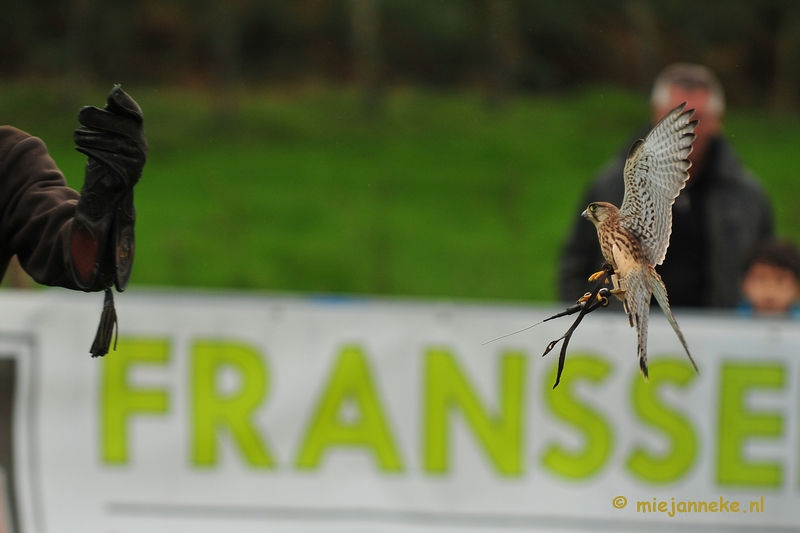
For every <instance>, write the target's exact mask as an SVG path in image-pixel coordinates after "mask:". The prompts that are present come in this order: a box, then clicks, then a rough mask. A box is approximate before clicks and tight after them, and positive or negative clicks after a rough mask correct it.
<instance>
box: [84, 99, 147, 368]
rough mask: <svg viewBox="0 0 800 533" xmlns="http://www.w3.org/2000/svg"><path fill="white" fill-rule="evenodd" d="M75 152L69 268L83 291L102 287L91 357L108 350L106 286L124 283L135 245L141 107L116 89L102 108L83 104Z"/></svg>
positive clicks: (112, 316) (110, 317) (111, 322)
mask: <svg viewBox="0 0 800 533" xmlns="http://www.w3.org/2000/svg"><path fill="white" fill-rule="evenodd" d="M78 121H79V122H80V123H81V124H82V125H83V127H81V128H78V129H76V130H75V136H74V138H75V144H76V145H77V146H76V150H78V151H79V152H81V153H82V154H85V155H86V156H88V158H89V159H88V161H87V162H86V177H85V180H84V183H83V188H82V189H81V195H80V198H79V200H78V206H77V209H76V211H75V218H74V220H73V222H72V228H71V233H70V254H69V256H70V268H71V270H72V275H73V278H74V280H75V283H76V285H77V286H78V287H79V288H80V289H81V290H84V291H86V292H93V291H99V290H105V291H106V297H105V305H104V307H103V315H102V317H101V320H100V327H99V328H98V331H97V337H96V338H95V342H94V344H93V345H92V348H91V350H90V351H91V353H92V356H93V357H97V356H103V355H105V354H106V353H108V348H109V346H110V344H111V334H112V333H113V328H114V326H115V325H116V311H115V310H114V298H113V293H112V291H111V286H112V285H113V286H115V287H116V288H117V290H118V291H120V292H122V291H124V290H125V288H126V287H127V285H128V279H129V278H130V274H131V267H132V266H133V257H134V249H135V239H134V222H135V220H136V211H135V209H134V205H133V187H134V185H136V183H138V181H139V179H140V178H141V176H142V168H143V167H144V164H145V161H146V159H147V140H146V139H145V135H144V128H143V116H142V110H141V108H140V107H139V105H138V104H137V103H136V102H135V101H134V100H133V99H132V98H131V97H130V96H128V95H127V94H126V93H125V91H123V90H122V88H121V87H119V86H116V87H114V89H113V90H112V91H111V93H110V94H109V95H108V99H107V102H106V106H105V108H103V109H99V108H97V107H93V106H87V107H84V108H83V109H81V110H80V112H79V113H78Z"/></svg>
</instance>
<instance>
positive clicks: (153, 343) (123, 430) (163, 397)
mask: <svg viewBox="0 0 800 533" xmlns="http://www.w3.org/2000/svg"><path fill="white" fill-rule="evenodd" d="M168 360H169V343H168V342H167V341H166V340H161V339H158V340H153V339H136V338H125V337H123V338H120V339H119V342H118V343H117V349H116V351H114V353H112V354H110V355H109V356H108V357H104V358H103V362H102V367H101V368H102V370H101V372H102V377H101V384H100V419H101V429H100V435H101V440H102V443H101V450H102V455H103V461H105V462H106V463H116V464H125V463H127V462H128V459H129V451H128V444H129V441H128V422H129V420H130V418H131V417H132V416H135V415H162V414H164V413H166V412H167V409H168V405H169V402H168V399H169V398H168V394H167V391H166V390H163V389H154V388H134V387H131V385H130V383H129V382H128V372H129V370H130V369H131V367H135V366H138V365H165V364H166V363H167V361H168Z"/></svg>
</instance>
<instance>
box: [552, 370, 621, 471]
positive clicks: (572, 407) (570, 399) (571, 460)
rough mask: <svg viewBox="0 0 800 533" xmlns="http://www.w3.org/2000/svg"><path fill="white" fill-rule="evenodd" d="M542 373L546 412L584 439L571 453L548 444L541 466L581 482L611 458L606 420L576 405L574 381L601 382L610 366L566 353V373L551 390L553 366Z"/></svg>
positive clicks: (595, 412)
mask: <svg viewBox="0 0 800 533" xmlns="http://www.w3.org/2000/svg"><path fill="white" fill-rule="evenodd" d="M551 369H552V370H551V371H550V372H546V373H545V380H544V386H543V390H544V396H545V398H544V399H545V403H546V404H547V406H548V407H549V408H550V411H551V412H552V413H553V414H554V415H555V416H557V417H558V418H560V419H561V420H563V421H565V422H569V423H570V424H571V425H573V426H575V427H576V428H577V429H579V430H580V431H581V432H582V433H583V435H584V439H585V444H584V446H583V449H582V450H579V451H577V452H573V451H570V450H567V449H565V448H564V447H562V446H560V445H558V444H551V445H550V446H549V447H548V448H547V450H545V452H544V454H543V455H542V464H543V465H544V466H545V467H546V468H548V469H549V470H551V471H552V472H555V473H556V474H560V475H562V476H564V477H567V478H571V479H583V478H587V477H589V476H592V475H593V474H596V473H597V472H598V471H599V470H600V469H601V468H602V467H603V466H604V465H605V464H606V462H607V461H608V459H609V457H610V455H611V444H612V440H613V438H612V434H611V429H610V428H609V425H608V422H607V421H606V419H605V418H604V417H603V416H602V415H601V414H600V413H598V412H597V411H595V410H594V409H592V408H590V407H589V406H587V405H586V404H585V403H582V402H580V401H579V400H578V399H577V398H576V397H575V396H574V394H573V387H574V385H575V383H576V382H578V381H581V380H589V381H591V382H593V383H599V382H601V381H603V380H604V379H605V378H606V377H607V376H608V373H609V372H610V371H611V365H610V364H609V363H608V362H607V361H606V360H605V359H602V358H600V357H597V356H594V355H589V354H570V357H569V362H568V364H567V371H565V372H564V374H563V375H562V376H561V384H560V385H559V386H558V387H556V388H555V389H554V388H553V385H552V383H554V382H555V379H556V372H557V365H556V364H553V365H552V367H551Z"/></svg>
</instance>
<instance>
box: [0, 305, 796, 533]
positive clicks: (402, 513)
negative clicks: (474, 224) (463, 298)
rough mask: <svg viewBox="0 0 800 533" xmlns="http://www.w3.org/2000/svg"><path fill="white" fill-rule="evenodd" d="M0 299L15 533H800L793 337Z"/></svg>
mask: <svg viewBox="0 0 800 533" xmlns="http://www.w3.org/2000/svg"><path fill="white" fill-rule="evenodd" d="M101 302H102V297H101V296H100V295H92V296H89V295H83V294H78V293H71V292H68V291H61V290H53V291H43V292H35V293H16V292H4V293H2V294H0V318H1V319H2V322H0V324H2V328H1V329H0V385H2V386H0V390H1V391H2V398H0V433H2V434H0V467H2V471H0V473H3V475H2V476H0V481H2V483H0V500H2V501H1V502H0V532H4V531H19V532H25V533H45V532H48V533H49V532H76V533H77V532H81V533H85V532H87V531H105V532H111V531H115V532H150V533H152V532H160V531H164V532H167V531H168V532H187V533H188V532H192V533H198V532H218V531H226V532H227V531H237V532H238V531H241V532H255V531H259V532H260V531H265V530H266V528H269V531H288V532H300V531H314V532H320V531H322V532H328V531H330V532H351V531H379V532H394V531H415V532H416V531H437V532H450V531H453V532H455V531H463V530H464V529H465V528H468V529H469V530H470V531H497V530H514V529H518V530H529V531H540V530H541V531H671V530H673V529H675V530H677V529H681V530H683V529H685V528H687V527H689V528H690V529H692V530H694V531H722V530H723V529H724V530H725V531H730V530H733V531H752V530H754V529H756V528H758V529H769V530H770V531H798V530H800V461H799V460H798V459H799V457H800V424H798V412H799V411H798V404H800V383H799V381H798V380H799V379H800V353H798V352H799V351H800V323H797V322H791V321H782V320H759V319H744V318H738V317H733V316H712V315H701V314H690V313H687V312H681V311H680V310H679V311H678V312H677V319H678V322H679V323H680V324H681V327H682V329H683V332H684V335H685V337H686V339H687V342H688V343H689V347H690V349H691V350H692V354H693V355H694V358H695V360H696V361H697V364H698V366H699V368H700V375H697V374H695V373H694V370H693V369H692V368H691V366H690V365H689V363H688V360H687V359H686V356H685V355H684V354H683V353H682V348H681V346H680V343H679V341H678V339H677V337H676V336H675V334H674V333H673V332H672V330H671V328H670V327H669V325H668V324H667V322H666V320H664V319H663V317H662V316H661V314H660V311H659V310H658V309H654V310H653V316H652V318H651V321H650V342H649V353H650V383H649V384H648V383H645V382H644V380H643V379H642V378H641V376H640V375H639V369H638V363H637V361H636V345H635V343H636V340H635V339H636V335H635V332H634V331H633V330H632V329H630V328H629V327H628V324H627V320H626V318H625V317H624V316H623V315H622V314H620V313H616V312H612V311H608V310H601V311H599V312H596V313H594V314H592V315H590V316H588V317H587V318H586V319H585V320H584V321H583V323H582V324H581V326H580V327H579V328H578V330H577V332H576V333H575V335H574V337H573V339H572V342H571V344H570V350H569V353H568V356H567V360H566V367H565V370H564V375H563V377H562V380H561V384H560V385H559V386H558V388H556V389H555V390H554V389H553V388H552V385H553V382H554V379H555V367H556V364H557V359H558V348H556V349H555V350H554V352H553V353H551V354H549V355H548V356H547V357H545V358H542V357H541V354H542V352H543V350H544V348H545V346H546V345H547V344H548V343H549V342H550V341H551V340H553V339H556V338H558V337H559V336H561V335H562V334H563V333H564V332H565V331H566V330H567V328H568V327H569V325H570V324H571V323H572V320H573V318H571V317H570V318H562V319H560V320H554V321H551V322H547V323H545V324H542V325H541V326H538V327H536V328H534V329H531V330H529V331H526V332H524V333H521V334H519V335H515V336H512V337H508V338H505V339H502V340H499V341H497V342H494V343H490V344H488V345H483V343H484V342H486V341H487V340H489V339H492V338H494V337H497V336H499V335H502V334H504V333H508V332H510V331H514V330H517V329H520V328H523V327H525V326H528V325H530V324H532V323H534V322H537V321H539V320H541V319H542V318H545V317H547V316H549V315H550V314H552V313H553V312H555V311H558V310H559V309H555V308H533V307H524V306H518V307H513V306H500V305H481V306H479V305H467V304H455V303H438V302H411V301H381V300H351V299H306V298H283V297H281V298H278V297H275V298H272V297H256V296H244V295H215V294H205V293H204V294H186V293H151V292H145V291H133V292H127V293H125V294H123V295H121V296H119V297H118V298H117V310H118V314H119V321H120V328H121V329H120V338H119V345H118V348H117V351H116V352H113V351H112V352H111V353H110V354H109V355H108V356H106V357H105V358H103V359H96V360H93V359H91V358H90V356H89V354H88V347H89V345H90V344H91V341H92V339H93V337H94V333H95V330H96V327H97V320H98V318H99V313H100V306H101Z"/></svg>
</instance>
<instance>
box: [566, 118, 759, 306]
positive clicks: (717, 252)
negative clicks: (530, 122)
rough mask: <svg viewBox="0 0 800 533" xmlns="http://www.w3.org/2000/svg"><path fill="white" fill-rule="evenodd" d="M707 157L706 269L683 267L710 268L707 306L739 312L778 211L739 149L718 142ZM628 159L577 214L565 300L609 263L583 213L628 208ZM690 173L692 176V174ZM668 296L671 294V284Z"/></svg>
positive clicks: (598, 182) (599, 181)
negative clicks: (750, 265)
mask: <svg viewBox="0 0 800 533" xmlns="http://www.w3.org/2000/svg"><path fill="white" fill-rule="evenodd" d="M644 133H645V134H646V131H645V132H644ZM707 154H708V155H707V157H706V163H705V167H704V169H703V170H702V178H701V179H702V180H703V181H705V182H706V183H705V184H704V187H706V189H705V191H704V195H703V198H704V202H703V206H702V211H701V212H702V217H701V218H702V219H704V220H705V227H704V228H698V231H701V232H703V235H704V242H705V247H704V248H705V249H704V256H705V264H704V265H680V267H681V268H703V269H705V271H704V272H702V273H701V274H702V276H703V277H702V279H704V280H705V281H704V283H703V285H704V287H703V291H702V292H703V294H702V297H701V301H702V306H704V307H734V306H735V305H736V304H737V302H738V301H739V298H740V292H739V290H740V285H741V281H742V276H743V269H744V266H745V265H744V263H745V262H746V260H747V256H748V254H750V253H751V252H752V250H753V249H754V247H755V246H756V245H757V244H758V243H759V242H761V241H762V240H763V239H767V238H769V237H771V236H772V234H773V227H774V223H773V217H772V209H771V206H770V202H769V199H768V198H767V195H766V193H765V192H764V190H763V189H762V188H761V186H760V185H759V184H758V183H757V181H756V180H755V179H754V178H753V176H752V175H750V174H749V173H748V172H747V171H746V170H745V169H744V168H743V167H742V165H741V162H740V161H739V158H738V157H737V156H736V154H735V153H734V151H733V147H731V145H730V144H729V143H728V142H727V141H726V140H725V139H724V138H722V137H717V138H715V139H713V140H712V141H711V142H710V143H709V147H708V152H707ZM626 155H627V149H626V150H625V151H624V152H621V153H620V154H619V156H618V157H617V158H616V159H615V160H614V161H613V162H612V163H611V164H610V165H609V166H608V167H607V168H606V169H605V170H603V171H602V172H601V173H600V174H599V175H598V176H597V177H596V178H595V180H594V182H593V183H592V185H591V186H590V188H589V190H588V191H587V193H586V195H585V196H584V197H583V201H582V202H581V204H580V208H579V209H576V221H575V224H574V226H573V228H572V232H571V233H570V235H569V238H568V240H567V242H566V244H565V246H564V248H563V250H562V256H561V265H560V270H559V280H558V281H559V287H558V289H559V296H560V298H561V299H562V300H564V301H574V300H576V299H577V298H578V297H580V296H581V295H582V294H584V293H585V292H586V291H588V290H589V288H590V285H589V283H588V282H587V277H588V276H589V275H590V274H591V273H592V272H596V271H598V270H600V268H601V266H602V265H603V262H604V259H603V256H602V254H601V252H600V246H599V244H598V240H597V230H596V229H595V227H594V225H593V224H591V223H589V222H587V221H586V220H582V219H581V218H580V217H578V216H577V214H578V213H580V212H581V211H582V210H583V209H585V208H586V206H587V205H588V204H589V203H591V202H595V201H605V202H611V203H613V204H614V205H616V206H620V205H622V198H623V196H624V193H625V185H624V181H623V177H622V172H623V168H624V166H625V157H626ZM689 173H690V175H691V174H692V170H691V169H690V171H689ZM692 179H694V178H690V180H689V181H690V183H691V180H692ZM692 185H695V184H692ZM687 187H689V186H688V185H687ZM682 194H683V193H682ZM680 200H681V197H680V196H679V197H678V201H680ZM673 237H674V235H673ZM669 252H670V250H669V249H667V256H666V259H665V260H664V265H665V266H667V263H668V262H669V261H670V254H669ZM665 282H666V279H665ZM667 291H670V284H669V283H667ZM679 305H680V304H679Z"/></svg>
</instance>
